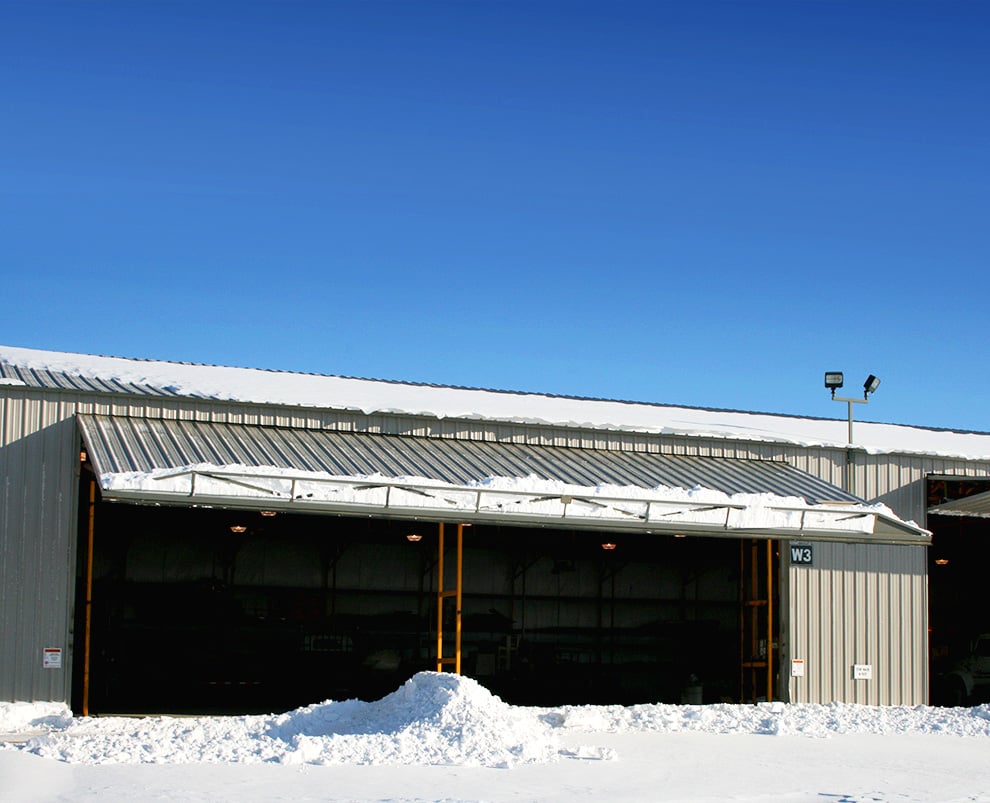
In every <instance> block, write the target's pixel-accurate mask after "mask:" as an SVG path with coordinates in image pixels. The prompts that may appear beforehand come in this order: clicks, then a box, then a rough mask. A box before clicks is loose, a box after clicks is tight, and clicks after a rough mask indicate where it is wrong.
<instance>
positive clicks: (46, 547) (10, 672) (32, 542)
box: [0, 394, 79, 701]
mask: <svg viewBox="0 0 990 803" xmlns="http://www.w3.org/2000/svg"><path fill="white" fill-rule="evenodd" d="M0 419H2V420H0V478H2V479H0V482H2V485H0V699H3V700H24V701H33V700H57V701H66V700H68V695H69V689H70V681H71V671H72V653H71V647H72V616H73V606H74V577H75V575H74V566H75V540H76V539H75V536H76V497H77V493H76V485H77V481H78V475H77V471H78V466H79V460H78V444H79V436H78V434H77V431H76V427H75V423H74V420H73V419H72V418H71V405H66V404H65V403H64V400H62V399H58V400H53V401H52V402H50V403H49V402H46V401H44V400H43V399H39V398H37V397H31V396H24V395H18V394H10V395H5V396H4V398H3V403H2V404H0ZM46 647H58V648H61V650H62V668H61V669H43V668H42V655H43V650H44V648H46Z"/></svg>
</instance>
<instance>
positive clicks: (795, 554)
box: [791, 544, 814, 566]
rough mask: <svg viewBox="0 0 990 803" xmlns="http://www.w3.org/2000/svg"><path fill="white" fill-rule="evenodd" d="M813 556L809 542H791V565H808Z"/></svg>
mask: <svg viewBox="0 0 990 803" xmlns="http://www.w3.org/2000/svg"><path fill="white" fill-rule="evenodd" d="M813 558H814V552H813V551H812V549H811V544H791V565H798V566H810V565H811V564H812V563H813V562H814V560H813Z"/></svg>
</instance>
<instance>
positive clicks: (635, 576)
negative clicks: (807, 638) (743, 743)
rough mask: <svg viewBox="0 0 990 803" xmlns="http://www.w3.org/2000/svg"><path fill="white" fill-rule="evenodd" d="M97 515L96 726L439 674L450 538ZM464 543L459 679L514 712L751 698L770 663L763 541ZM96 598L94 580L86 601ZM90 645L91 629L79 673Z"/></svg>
mask: <svg viewBox="0 0 990 803" xmlns="http://www.w3.org/2000/svg"><path fill="white" fill-rule="evenodd" d="M81 507H84V508H85V507H86V506H85V505H82V506H81ZM93 512H94V516H93V521H94V528H93V532H94V539H93V543H94V548H93V579H92V609H91V616H92V618H91V628H90V633H91V637H90V656H91V657H90V672H89V679H88V681H87V692H86V693H87V695H88V700H89V708H90V710H91V711H92V712H94V713H170V712H171V713H197V712H207V711H210V712H214V711H220V712H223V711H227V712H251V711H257V712H261V711H275V710H288V709H291V708H294V707H297V706H301V705H306V704H310V703H315V702H320V701H322V700H325V699H348V698H353V697H357V698H361V699H368V700H370V699H377V698H379V697H381V696H383V695H384V694H387V693H389V692H391V691H394V690H395V689H396V688H397V687H398V686H399V685H401V683H402V682H403V681H404V680H406V679H407V678H408V677H410V676H411V675H412V674H414V673H415V672H417V671H420V670H433V669H435V667H436V610H437V608H436V604H437V599H436V593H435V589H436V581H437V577H436V572H437V525H436V524H435V523H432V522H414V521H390V520H387V519H382V518H369V517H364V518H359V517H343V516H332V515H304V514H293V513H279V514H277V515H274V516H265V515H262V513H261V512H260V511H248V510H228V509H209V508H191V507H171V506H142V505H132V504H126V503H110V502H97V503H96V505H95V507H94V511H93ZM82 518H83V521H82V522H81V525H82V526H81V527H80V549H81V550H84V549H86V548H87V547H86V544H85V532H84V531H85V530H86V526H85V525H86V522H85V519H86V518H87V516H86V515H83V516H82ZM232 526H234V527H238V528H239V527H244V528H245V529H244V530H243V532H234V531H232V530H231V527H232ZM465 532H466V535H465V539H464V570H463V571H464V574H463V589H464V591H463V607H462V626H463V645H462V655H463V663H462V671H463V672H464V674H466V675H469V676H471V677H474V678H476V679H477V680H478V681H479V682H481V683H482V684H484V685H485V686H487V687H489V688H490V689H491V690H492V691H494V692H495V693H497V694H500V695H501V696H502V697H503V699H505V700H506V701H508V702H512V703H520V704H559V703H634V702H655V701H666V702H682V701H690V702H701V701H702V699H704V701H706V702H707V701H715V702H717V701H720V700H737V699H739V698H740V695H741V694H745V693H754V692H753V688H754V687H753V685H752V683H750V679H748V678H744V677H743V665H744V664H753V665H755V664H754V661H755V663H759V660H760V655H754V654H748V655H743V654H742V652H743V651H744V650H745V651H746V652H748V653H756V652H759V651H760V650H762V651H763V658H764V661H765V658H766V651H767V649H768V643H767V640H766V639H765V638H757V637H756V634H755V633H754V632H752V631H751V632H750V633H749V636H747V640H748V641H749V644H747V646H746V647H745V648H744V647H743V644H742V642H741V633H742V630H741V628H745V627H749V626H750V624H749V618H748V617H750V615H751V613H752V611H753V610H754V609H753V607H752V606H749V607H748V608H746V611H747V613H746V617H747V620H746V622H743V621H742V611H743V609H744V607H745V606H744V605H743V604H742V603H741V601H740V593H741V591H740V589H741V584H740V575H741V565H742V564H741V554H742V553H743V551H744V550H743V549H742V545H744V544H749V543H751V542H749V541H739V540H731V539H718V538H715V539H710V538H700V537H690V538H675V537H673V536H669V535H664V536H647V535H644V534H642V533H629V534H620V535H616V534H615V533H612V534H608V535H603V534H601V533H596V532H594V531H587V530H581V531H571V530H565V529H549V528H540V529H537V528H522V527H500V526H494V525H478V526H474V527H471V528H469V529H466V530H465ZM410 534H415V535H419V536H421V539H420V540H418V541H415V542H414V541H410V540H408V539H407V535H410ZM606 542H613V543H615V549H611V550H607V549H603V548H602V544H603V543H606ZM761 543H763V544H767V543H768V542H761ZM80 554H83V552H80ZM774 560H776V558H774ZM79 563H80V566H82V565H84V564H85V561H82V560H80V562H79ZM751 570H752V571H753V572H754V577H755V576H756V568H755V567H750V568H746V569H744V571H745V572H747V573H749V572H750V571H751ZM80 575H82V570H81V572H80ZM84 585H85V583H84V580H83V578H82V576H80V595H82V594H83V593H84V592H83V591H82V589H83V586H84ZM77 609H80V610H83V609H85V605H84V604H80V605H77ZM761 615H763V616H766V613H762V614H761ZM752 624H753V625H755V626H756V627H757V628H759V627H762V626H763V625H762V624H758V623H756V621H755V619H754V620H753V622H752ZM445 627H446V624H445ZM84 631H85V627H84V623H83V622H82V621H80V622H78V623H77V627H76V633H77V647H76V654H77V655H82V649H81V648H80V645H79V643H78V642H79V639H80V638H82V634H83V632H84ZM770 641H771V642H772V639H771V640H770ZM769 646H770V648H771V649H772V643H771V645H769ZM82 663H83V662H82V661H78V662H77V666H76V670H77V671H76V675H77V677H76V683H75V688H74V697H76V698H77V699H78V696H79V695H80V694H81V693H82V691H81V684H82V682H83V680H82V677H81V674H82V667H81V664H82ZM762 665H764V666H765V663H764V664H762ZM761 671H765V670H761ZM746 683H749V684H750V686H749V692H747V691H745V689H744V684H746ZM756 685H757V686H758V685H759V684H758V682H757V684H756Z"/></svg>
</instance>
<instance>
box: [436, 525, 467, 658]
mask: <svg viewBox="0 0 990 803" xmlns="http://www.w3.org/2000/svg"><path fill="white" fill-rule="evenodd" d="M464 526H465V525H463V524H458V525H457V562H456V574H455V576H454V583H455V585H454V590H453V591H448V590H447V589H446V586H445V585H444V583H445V577H444V575H445V572H446V566H445V563H444V550H445V544H444V529H443V522H441V523H440V525H439V538H438V543H437V550H438V554H437V672H443V668H444V666H445V665H450V664H453V666H454V673H455V674H458V675H459V674H460V673H461V601H462V585H463V578H464ZM447 599H453V600H454V605H455V608H454V654H453V656H451V657H449V658H448V657H444V654H443V630H444V625H443V609H444V601H445V600H447Z"/></svg>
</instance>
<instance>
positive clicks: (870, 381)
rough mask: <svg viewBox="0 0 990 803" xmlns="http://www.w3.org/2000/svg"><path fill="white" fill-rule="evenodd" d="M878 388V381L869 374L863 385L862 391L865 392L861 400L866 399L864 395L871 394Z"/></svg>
mask: <svg viewBox="0 0 990 803" xmlns="http://www.w3.org/2000/svg"><path fill="white" fill-rule="evenodd" d="M878 387H880V380H879V379H877V378H876V377H875V376H873V374H870V375H869V376H868V377H866V381H865V382H864V383H863V390H864V391H865V393H864V395H863V398H864V399H865V398H866V395H865V394H866V393H873V391H875V390H876V389H877V388H878Z"/></svg>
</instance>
